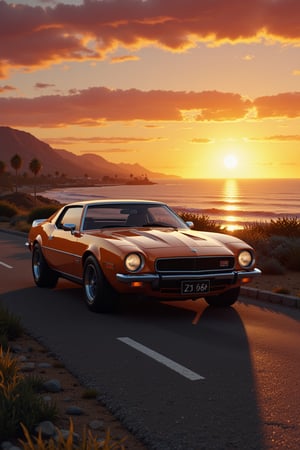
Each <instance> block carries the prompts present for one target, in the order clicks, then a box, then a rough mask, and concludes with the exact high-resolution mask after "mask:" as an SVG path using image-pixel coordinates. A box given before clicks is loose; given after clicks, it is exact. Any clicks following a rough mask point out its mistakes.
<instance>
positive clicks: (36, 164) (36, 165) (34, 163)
mask: <svg viewBox="0 0 300 450" xmlns="http://www.w3.org/2000/svg"><path fill="white" fill-rule="evenodd" d="M41 168H42V164H41V163H40V161H39V160H38V159H37V158H33V159H32V160H31V161H30V163H29V169H30V170H31V172H32V173H33V175H34V201H35V202H36V176H37V174H38V173H39V171H40V170H41Z"/></svg>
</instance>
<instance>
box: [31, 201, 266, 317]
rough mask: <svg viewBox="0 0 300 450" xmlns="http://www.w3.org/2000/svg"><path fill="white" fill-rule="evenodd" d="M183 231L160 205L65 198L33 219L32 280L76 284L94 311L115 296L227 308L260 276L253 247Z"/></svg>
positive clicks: (112, 302)
mask: <svg viewBox="0 0 300 450" xmlns="http://www.w3.org/2000/svg"><path fill="white" fill-rule="evenodd" d="M191 228H192V223H185V222H184V221H183V220H182V219H181V218H180V217H179V216H178V215H177V214H176V213H175V212H174V211H173V210H172V209H171V208H170V207H168V206H167V205H166V204H164V203H161V202H154V201H146V200H145V201H140V200H103V201H102V200H101V201H100V200H99V201H82V202H76V203H72V204H69V205H66V206H64V207H62V208H61V209H60V210H59V211H57V212H56V213H55V214H54V215H52V216H51V217H50V218H48V219H39V220H35V221H34V222H33V224H32V227H31V229H30V232H29V236H28V242H27V245H28V247H29V249H30V250H31V252H32V273H33V278H34V281H35V283H36V284H37V286H39V287H54V286H55V285H56V283H57V280H58V278H59V277H63V278H67V279H69V280H71V281H74V282H76V283H79V284H81V285H83V291H84V298H85V302H86V304H87V306H88V307H89V308H90V309H91V310H92V311H97V312H108V311H111V310H112V309H113V308H114V306H115V304H116V301H117V299H119V297H120V296H121V295H122V294H129V295H139V296H141V297H147V298H152V299H157V300H162V301H163V300H169V301H170V300H187V299H198V298H204V299H205V300H206V302H207V303H208V304H209V305H214V306H229V305H232V304H233V303H234V302H235V301H236V300H237V298H238V295H239V290H240V286H241V284H243V283H247V282H249V281H250V280H251V278H253V277H255V276H257V275H259V274H260V273H261V272H260V270H259V269H257V268H255V254H254V250H253V248H252V247H250V246H249V245H248V244H246V243H245V242H243V241H241V240H240V239H237V238H235V237H233V236H230V235H226V234H221V233H211V232H200V231H194V230H192V229H191Z"/></svg>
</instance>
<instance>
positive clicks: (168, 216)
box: [82, 203, 188, 230]
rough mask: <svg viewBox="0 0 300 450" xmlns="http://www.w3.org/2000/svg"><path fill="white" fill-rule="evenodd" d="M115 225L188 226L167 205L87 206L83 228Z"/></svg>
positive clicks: (89, 228)
mask: <svg viewBox="0 0 300 450" xmlns="http://www.w3.org/2000/svg"><path fill="white" fill-rule="evenodd" d="M115 227H171V228H188V226H187V225H186V224H185V222H184V221H183V220H182V219H181V218H180V217H179V216H177V214H176V213H175V212H174V211H172V210H171V209H170V208H169V207H168V206H166V205H160V204H146V203H143V204H135V203H134V204H130V203H128V204H124V203H122V204H110V205H108V204H105V205H89V206H88V207H87V210H86V214H85V217H84V221H83V226H82V229H83V230H93V229H101V228H115Z"/></svg>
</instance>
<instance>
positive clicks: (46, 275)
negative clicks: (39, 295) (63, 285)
mask: <svg viewBox="0 0 300 450" xmlns="http://www.w3.org/2000/svg"><path fill="white" fill-rule="evenodd" d="M31 263H32V274H33V279H34V282H35V284H36V285H37V286H38V287H48V288H53V287H55V286H56V283H57V280H58V274H57V273H56V272H55V271H54V270H52V269H50V267H49V266H48V264H47V262H46V260H45V258H44V255H43V253H42V250H41V247H40V246H39V245H38V244H35V245H34V247H33V250H32V260H31Z"/></svg>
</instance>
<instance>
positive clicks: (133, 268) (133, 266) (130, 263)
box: [125, 253, 143, 272]
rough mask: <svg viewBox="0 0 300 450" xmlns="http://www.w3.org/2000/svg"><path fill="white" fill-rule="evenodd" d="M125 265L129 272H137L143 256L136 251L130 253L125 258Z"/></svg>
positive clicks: (140, 266) (141, 265)
mask: <svg viewBox="0 0 300 450" xmlns="http://www.w3.org/2000/svg"><path fill="white" fill-rule="evenodd" d="M125 267H126V269H127V270H129V272H137V271H138V270H141V269H142V267H143V258H142V256H141V255H139V254H138V253H130V254H129V255H127V256H126V258H125Z"/></svg>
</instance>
